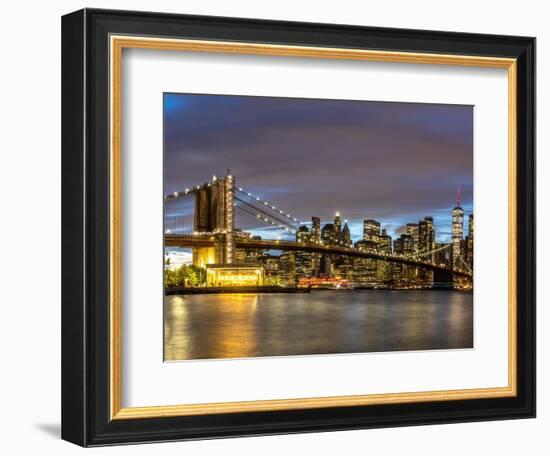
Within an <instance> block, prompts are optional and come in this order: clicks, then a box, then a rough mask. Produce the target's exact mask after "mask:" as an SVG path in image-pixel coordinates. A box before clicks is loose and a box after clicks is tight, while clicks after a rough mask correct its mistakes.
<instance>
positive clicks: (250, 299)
mask: <svg viewBox="0 0 550 456" xmlns="http://www.w3.org/2000/svg"><path fill="white" fill-rule="evenodd" d="M472 307H473V305H472V295H471V294H467V293H459V292H451V291H449V292H444V291H414V292H410V291H312V292H311V293H298V294H267V293H266V294H225V295H223V294H220V295H190V296H167V297H165V298H164V337H165V341H164V354H165V359H166V360H167V361H168V360H170V361H173V360H184V359H209V358H246V357H257V356H284V355H307V354H330V353H360V352H376V351H394V350H428V349H446V348H470V347H472V346H473V308H472Z"/></svg>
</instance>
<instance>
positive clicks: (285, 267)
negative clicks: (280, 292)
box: [279, 251, 296, 287]
mask: <svg viewBox="0 0 550 456" xmlns="http://www.w3.org/2000/svg"><path fill="white" fill-rule="evenodd" d="M279 277H280V279H281V284H282V285H284V286H287V287H294V286H296V255H295V252H290V251H286V252H283V253H282V254H281V257H280V260H279Z"/></svg>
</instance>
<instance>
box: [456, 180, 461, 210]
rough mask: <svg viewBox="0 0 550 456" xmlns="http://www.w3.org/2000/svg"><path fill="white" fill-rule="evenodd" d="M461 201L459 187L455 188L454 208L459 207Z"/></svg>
mask: <svg viewBox="0 0 550 456" xmlns="http://www.w3.org/2000/svg"><path fill="white" fill-rule="evenodd" d="M460 200H461V191H460V185H459V186H458V187H457V188H456V206H457V207H460V202H461V201H460Z"/></svg>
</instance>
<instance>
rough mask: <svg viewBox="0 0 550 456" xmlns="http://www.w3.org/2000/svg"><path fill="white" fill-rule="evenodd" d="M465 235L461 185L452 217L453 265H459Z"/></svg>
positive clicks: (457, 191)
mask: <svg viewBox="0 0 550 456" xmlns="http://www.w3.org/2000/svg"><path fill="white" fill-rule="evenodd" d="M463 237H464V209H462V207H461V206H460V186H459V187H458V188H457V190H456V206H455V207H454V208H453V219H452V244H453V248H452V252H453V255H452V258H453V267H456V266H457V265H459V263H460V261H459V258H460V256H461V253H462V252H461V250H462V249H461V244H462V238H463Z"/></svg>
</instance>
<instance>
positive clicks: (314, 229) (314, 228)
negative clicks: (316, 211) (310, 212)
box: [309, 217, 321, 277]
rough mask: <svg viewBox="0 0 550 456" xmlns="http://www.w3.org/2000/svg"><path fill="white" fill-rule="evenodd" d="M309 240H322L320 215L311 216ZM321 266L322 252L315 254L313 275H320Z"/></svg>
mask: <svg viewBox="0 0 550 456" xmlns="http://www.w3.org/2000/svg"><path fill="white" fill-rule="evenodd" d="M309 242H312V243H314V244H319V243H320V242H321V219H320V218H319V217H311V233H310V235H309ZM320 268H321V254H320V253H314V254H313V275H314V276H315V277H318V276H319V272H320Z"/></svg>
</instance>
